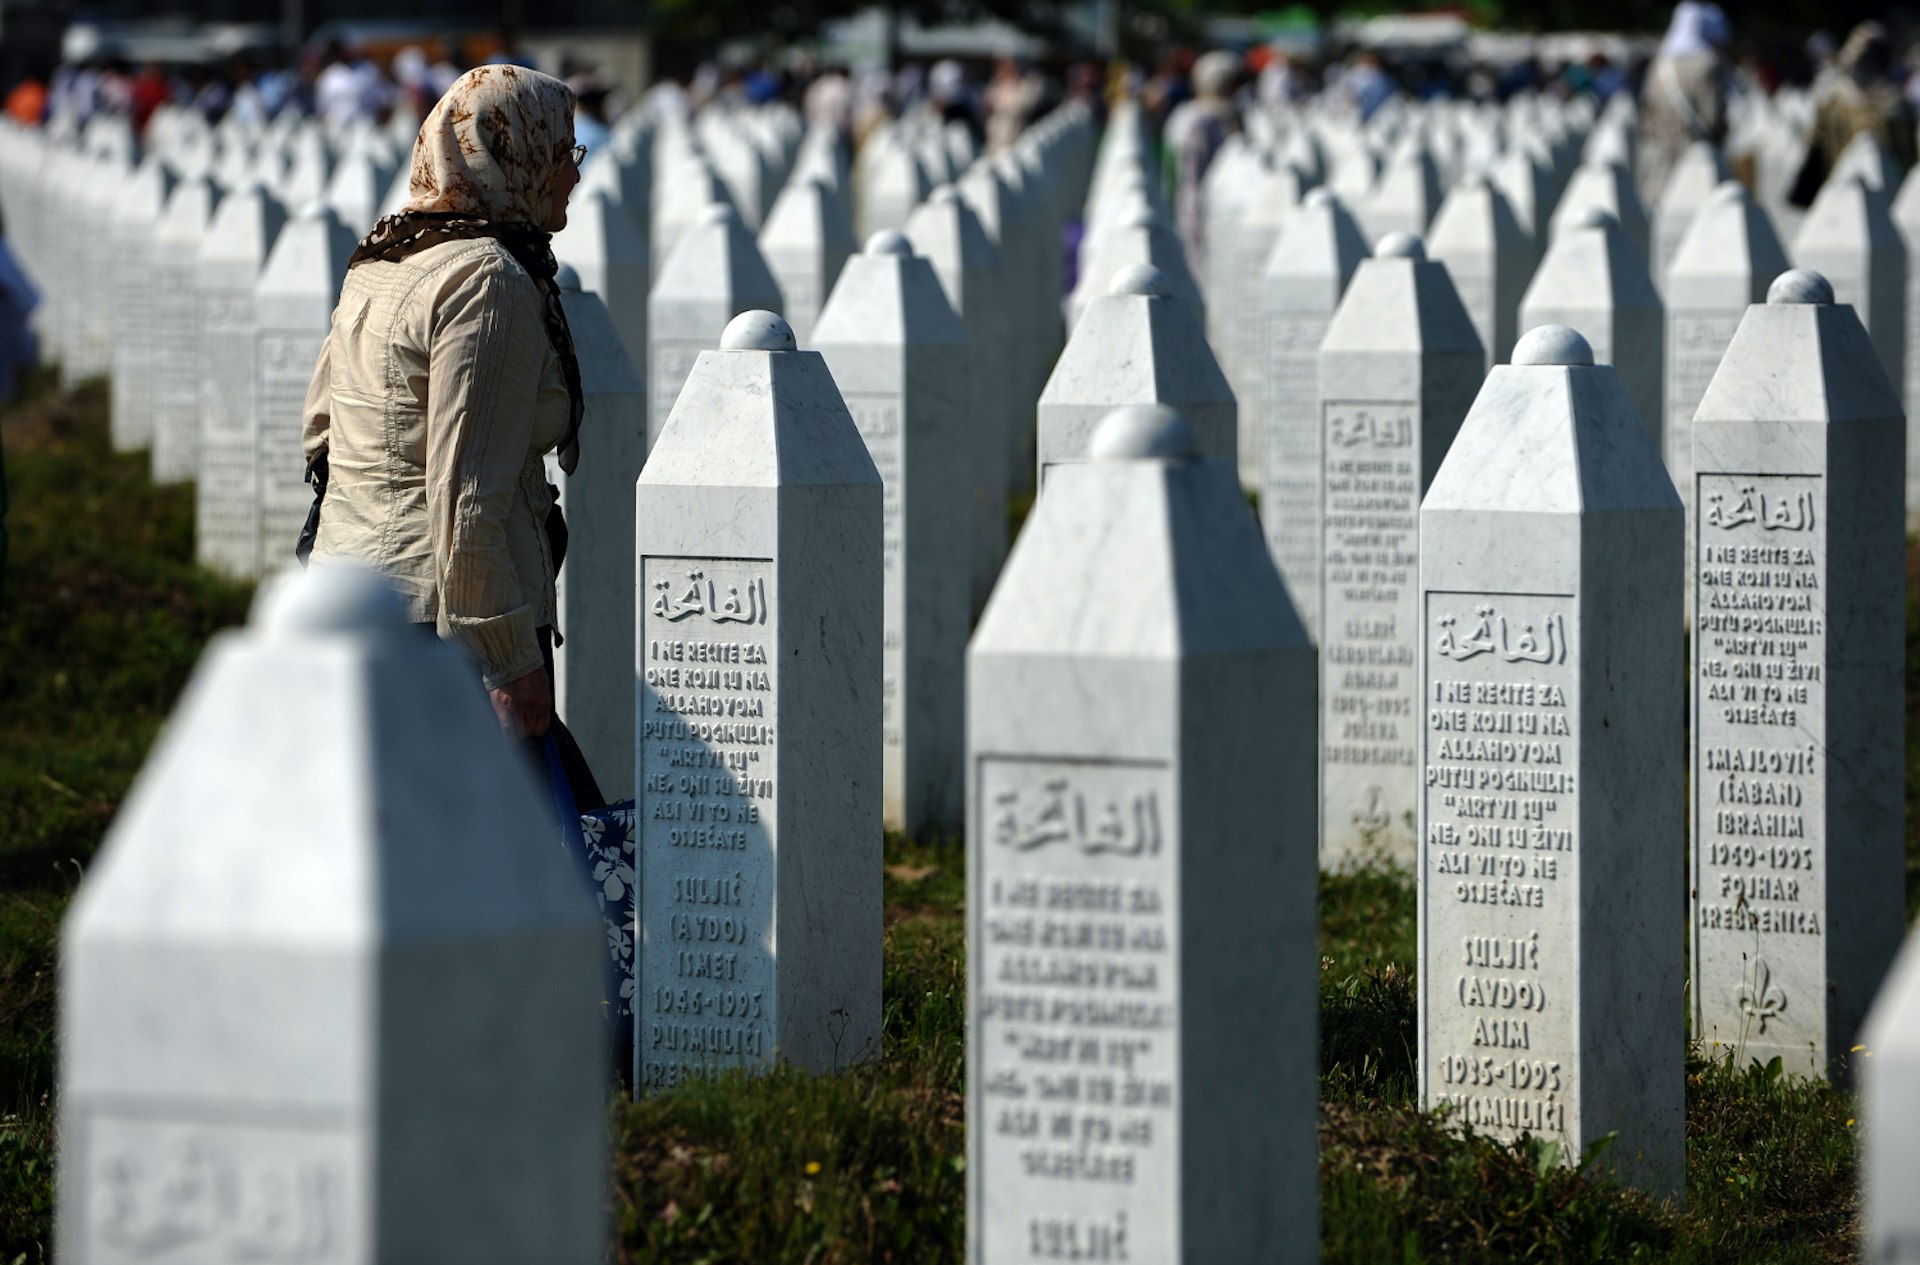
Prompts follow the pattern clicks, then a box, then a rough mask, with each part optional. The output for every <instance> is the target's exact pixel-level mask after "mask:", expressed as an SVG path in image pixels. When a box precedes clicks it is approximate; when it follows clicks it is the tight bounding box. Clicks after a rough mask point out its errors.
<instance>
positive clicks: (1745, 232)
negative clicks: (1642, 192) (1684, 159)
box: [1666, 176, 1788, 611]
mask: <svg viewBox="0 0 1920 1265" xmlns="http://www.w3.org/2000/svg"><path fill="white" fill-rule="evenodd" d="M1676 178H1677V176H1676ZM1787 267H1788V265H1787V254H1786V251H1785V250H1783V249H1782V248H1781V246H1780V239H1779V238H1777V237H1775V236H1774V233H1773V225H1772V224H1771V223H1770V222H1769V221H1768V219H1767V213H1766V212H1765V211H1763V210H1761V209H1760V207H1759V206H1758V205H1756V204H1755V203H1754V202H1753V200H1752V199H1750V198H1749V197H1748V196H1747V193H1746V189H1745V188H1744V187H1743V186H1742V185H1740V184H1739V183H1738V182H1737V181H1732V180H1728V181H1723V182H1722V183H1721V184H1720V185H1718V186H1717V187H1715V189H1714V191H1713V195H1712V196H1711V197H1710V198H1709V199H1708V200H1707V201H1706V203H1705V204H1704V205H1703V206H1701V207H1700V209H1699V210H1698V211H1697V212H1696V213H1695V214H1694V217H1693V221H1692V223H1691V224H1690V225H1689V226H1688V229H1687V235H1686V237H1685V238H1684V239H1683V240H1682V241H1681V243H1680V245H1679V248H1678V249H1677V250H1676V251H1675V252H1674V255H1673V259H1672V261H1671V262H1670V263H1669V265H1668V269H1667V281H1666V305H1667V390H1666V397H1667V399H1666V403H1667V431H1666V460H1667V470H1668V472H1669V473H1671V474H1672V475H1673V482H1674V486H1675V487H1677V488H1678V489H1679V490H1680V499H1681V500H1682V501H1683V502H1685V503H1686V505H1687V507H1688V511H1689V514H1691V512H1692V509H1693V413H1694V410H1695V409H1696V408H1698V407H1699V406H1700V398H1701V396H1703V395H1704V394H1706V390H1707V383H1709V382H1711V381H1712V380H1713V375H1714V372H1715V371H1716V370H1717V369H1718V368H1719V367H1720V358H1721V357H1722V356H1723V355H1725V354H1726V350H1727V344H1728V343H1730V342H1732V341H1733V332H1734V330H1735V329H1737V328H1739V325H1740V318H1741V317H1743V316H1745V315H1746V311H1747V308H1748V306H1749V305H1750V304H1754V303H1759V302H1762V301H1764V300H1765V299H1766V297H1767V287H1768V286H1769V285H1771V284H1772V283H1773V279H1774V278H1775V277H1777V276H1779V275H1780V274H1781V273H1783V272H1785V271H1786V270H1787ZM1692 522H1693V520H1692V519H1691V518H1689V520H1688V537H1687V538H1688V540H1692V538H1693V537H1692ZM1689 556H1691V553H1689ZM1692 597H1693V595H1692V594H1691V593H1690V594H1688V602H1689V606H1688V610H1689V611H1691V610H1692V607H1691V602H1692Z"/></svg>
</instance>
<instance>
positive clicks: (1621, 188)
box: [1548, 161, 1653, 361]
mask: <svg viewBox="0 0 1920 1265" xmlns="http://www.w3.org/2000/svg"><path fill="white" fill-rule="evenodd" d="M1594 209H1598V210H1602V211H1605V212H1607V214H1609V215H1611V216H1613V218H1614V220H1615V222H1617V223H1618V224H1619V225H1620V227H1621V228H1622V229H1624V230H1625V231H1626V234H1627V236H1628V237H1629V238H1631V239H1632V240H1633V244H1634V247H1635V248H1636V249H1637V250H1638V251H1639V252H1640V258H1641V259H1642V260H1646V259H1648V258H1649V257H1650V256H1651V253H1652V250H1653V228H1652V226H1651V225H1650V224H1649V223H1648V221H1647V209H1646V207H1645V206H1643V205H1641V202H1640V195H1639V194H1638V193H1636V192H1635V191H1634V188H1633V176H1632V174H1631V173H1630V172H1629V171H1628V169H1627V168H1626V167H1623V166H1621V165H1620V164H1619V163H1612V162H1598V163H1596V162H1591V161H1589V162H1588V163H1586V165H1584V166H1582V167H1580V168H1579V169H1578V170H1577V171H1575V172H1574V173H1573V178H1572V179H1570V180H1568V181H1567V188H1566V191H1565V192H1564V193H1562V194H1561V195H1560V200H1559V202H1557V203H1556V204H1555V205H1554V209H1553V221H1552V227H1551V228H1550V229H1549V230H1548V237H1549V239H1550V240H1551V239H1552V238H1554V237H1558V236H1559V235H1560V234H1561V232H1563V231H1564V230H1565V229H1566V228H1567V227H1568V226H1570V225H1572V224H1574V223H1575V222H1576V221H1578V220H1579V219H1580V217H1581V216H1582V214H1583V213H1585V212H1587V211H1590V210H1594ZM1551 249H1552V246H1551V244H1549V246H1548V250H1551ZM1643 266H1645V265H1643ZM1648 276H1649V277H1651V276H1652V271H1651V269H1649V271H1648ZM1574 328H1576V329H1578V328H1579V327H1578V326H1575V327H1574ZM1596 354H1599V353H1598V349H1597V348H1596ZM1602 360H1603V361H1604V360H1605V357H1604V356H1602Z"/></svg>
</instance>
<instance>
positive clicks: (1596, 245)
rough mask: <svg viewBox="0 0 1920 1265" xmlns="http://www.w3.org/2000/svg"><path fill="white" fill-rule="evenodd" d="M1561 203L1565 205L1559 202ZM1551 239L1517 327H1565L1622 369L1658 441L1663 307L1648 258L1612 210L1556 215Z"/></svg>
mask: <svg viewBox="0 0 1920 1265" xmlns="http://www.w3.org/2000/svg"><path fill="white" fill-rule="evenodd" d="M1562 205H1563V207H1564V205H1565V204H1564V203H1563V204H1562ZM1555 219H1556V221H1558V223H1557V225H1556V228H1555V232H1554V236H1553V240H1552V241H1551V242H1550V243H1549V244H1548V246H1547V254H1546V257H1545V258H1544V259H1542V260H1541V261H1540V267H1539V268H1538V269H1537V270H1535V272H1534V274H1533V280H1532V282H1531V283H1530V284H1529V285H1528V286H1527V292H1526V294H1525V296H1523V297H1522V299H1521V300H1520V328H1521V329H1522V330H1531V329H1538V328H1539V327H1540V326H1542V325H1566V326H1568V327H1570V328H1573V329H1577V330H1579V331H1580V332H1581V334H1582V335H1583V336H1584V337H1585V338H1586V340H1587V342H1588V343H1589V344H1590V345H1591V346H1592V348H1593V354H1594V358H1595V360H1596V361H1597V362H1598V363H1600V364H1604V365H1612V366H1614V368H1615V369H1617V370H1618V371H1619V373H1620V378H1621V381H1622V383H1623V384H1624V385H1625V386H1626V389H1627V395H1628V396H1629V397H1630V398H1631V399H1632V400H1633V407H1634V412H1635V413H1637V414H1638V415H1639V417H1640V422H1641V425H1643V426H1645V427H1646V428H1647V433H1648V434H1649V435H1651V436H1653V441H1654V446H1655V448H1656V449H1658V448H1660V447H1661V446H1662V445H1663V442H1664V440H1663V434H1664V432H1665V422H1666V417H1665V410H1664V409H1663V407H1662V405H1661V402H1660V401H1661V395H1662V392H1663V390H1664V389H1665V385H1666V384H1665V369H1664V364H1663V361H1664V356H1665V343H1666V319H1665V309H1664V306H1663V305H1662V304H1661V302H1660V294H1659V292H1658V291H1656V290H1655V289H1654V288H1653V279H1652V278H1651V277H1649V276H1648V275H1647V260H1646V256H1645V255H1643V254H1642V253H1641V251H1640V248H1639V247H1638V246H1637V245H1635V244H1634V241H1633V238H1632V237H1631V236H1630V235H1629V234H1628V233H1627V232H1626V231H1625V230H1623V229H1622V228H1621V227H1620V221H1619V220H1617V219H1615V218H1614V216H1613V214H1612V212H1610V211H1606V210H1604V209H1602V208H1600V207H1597V206H1587V207H1583V208H1580V209H1578V210H1577V211H1576V212H1575V213H1573V214H1571V215H1568V216H1567V217H1566V218H1565V219H1564V220H1561V219H1560V216H1559V214H1558V213H1556V215H1555Z"/></svg>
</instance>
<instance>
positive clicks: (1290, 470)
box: [1247, 189, 1368, 643]
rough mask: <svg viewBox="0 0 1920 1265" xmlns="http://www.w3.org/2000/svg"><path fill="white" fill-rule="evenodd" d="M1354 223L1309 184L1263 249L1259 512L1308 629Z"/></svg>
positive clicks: (1311, 628)
mask: <svg viewBox="0 0 1920 1265" xmlns="http://www.w3.org/2000/svg"><path fill="white" fill-rule="evenodd" d="M1367 253H1368V252H1367V240H1366V238H1365V236H1363V235H1362V233H1361V231H1360V226H1359V224H1358V223H1356V222H1355V220H1354V218H1353V217H1352V216H1351V215H1349V214H1348V213H1347V209H1346V207H1345V206H1343V205H1341V203H1340V200H1339V199H1338V198H1337V197H1335V196H1334V195H1333V194H1332V193H1330V192H1328V191H1327V190H1324V189H1314V190H1310V191H1309V192H1308V193H1307V196H1306V198H1305V199H1304V200H1303V201H1302V202H1301V204H1300V209H1299V211H1297V212H1296V213H1295V214H1294V217H1293V219H1292V220H1291V221H1289V222H1288V224H1287V227H1286V230H1285V231H1284V232H1282V233H1281V234H1280V240H1279V241H1277V242H1275V243H1274V244H1273V252H1272V253H1271V254H1270V255H1268V256H1267V261H1266V265H1265V269H1264V273H1263V277H1262V282H1263V284H1262V287H1261V288H1262V291H1263V293H1264V294H1265V297H1266V312H1265V324H1266V339H1265V341H1266V347H1265V361H1266V370H1265V378H1266V390H1265V394H1264V396H1263V397H1262V402H1263V405H1264V408H1265V410H1266V412H1265V417H1264V419H1256V418H1253V417H1251V416H1249V417H1248V419H1247V425H1249V426H1252V425H1255V424H1256V422H1258V423H1259V424H1260V426H1261V430H1262V432H1263V435H1262V457H1261V481H1260V521H1261V522H1262V524H1264V526H1265V529H1266V536H1267V548H1268V550H1269V551H1271V552H1272V554H1273V561H1274V565H1275V566H1277V567H1279V568H1280V576H1281V578H1282V579H1284V580H1285V581H1286V582H1287V593H1288V595H1289V596H1290V597H1291V598H1292V599H1293V605H1294V609H1295V610H1296V611H1297V612H1298V613H1299V615H1300V622H1301V623H1302V624H1303V625H1305V627H1306V630H1307V636H1308V637H1309V638H1311V639H1312V640H1314V641H1315V642H1316V643H1317V642H1318V641H1319V638H1320V485H1321V482H1322V480H1323V477H1324V476H1323V474H1322V471H1321V460H1322V457H1321V440H1322V434H1321V430H1322V427H1323V423H1322V421H1321V419H1320V342H1321V340H1322V339H1324V338H1325V337H1326V335H1327V325H1328V323H1329V322H1331V321H1332V320H1333V313H1334V310H1335V309H1336V308H1338V307H1339V306H1340V296H1341V295H1343V294H1345V293H1346V291H1347V283H1348V282H1349V281H1351V280H1352V279H1353V273H1354V270H1355V269H1357V268H1358V267H1359V266H1360V261H1361V260H1362V259H1365V258H1366V257H1367Z"/></svg>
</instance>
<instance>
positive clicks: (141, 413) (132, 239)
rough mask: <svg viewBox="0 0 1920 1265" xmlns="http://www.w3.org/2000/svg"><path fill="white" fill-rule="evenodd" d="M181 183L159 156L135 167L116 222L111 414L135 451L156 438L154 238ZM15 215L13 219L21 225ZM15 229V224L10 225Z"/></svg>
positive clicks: (123, 445)
mask: <svg viewBox="0 0 1920 1265" xmlns="http://www.w3.org/2000/svg"><path fill="white" fill-rule="evenodd" d="M176 183H177V181H176V179H175V177H174V174H173V171H172V169H171V168H169V167H168V166H167V164H166V162H165V161H164V160H163V159H161V158H160V157H159V156H158V155H157V154H150V155H148V157H147V158H146V159H145V161H143V162H142V163H141V164H140V166H139V167H138V168H137V169H135V171H134V174H133V179H132V180H131V181H129V182H128V184H127V186H126V188H125V190H124V191H123V192H122V195H121V197H120V199H119V203H118V211H119V214H118V218H117V219H116V221H115V223H114V226H113V260H114V263H113V275H114V278H115V281H116V284H117V285H118V286H119V287H120V295H119V298H118V300H117V301H116V302H115V303H114V305H113V310H112V318H113V363H112V371H113V381H112V383H111V389H112V396H111V401H112V402H111V406H110V409H109V415H110V417H111V419H112V423H111V424H112V429H113V447H114V451H116V452H131V451H133V450H134V449H137V448H145V447H146V446H147V445H148V444H150V443H152V442H153V407H154V378H155V376H156V374H157V372H158V368H157V365H156V363H155V358H156V349H157V346H158V344H159V342H160V331H159V328H158V326H157V323H156V312H157V309H158V307H159V297H158V295H157V294H156V293H155V282H154V268H155V263H154V258H153V239H154V235H155V232H156V231H157V229H158V227H159V223H160V216H161V215H162V213H163V212H164V211H165V210H166V205H167V199H168V198H169V197H170V196H171V195H172V193H173V187H174V185H175V184H176ZM18 222H19V219H18V217H14V219H13V223H18ZM10 227H11V225H10Z"/></svg>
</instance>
